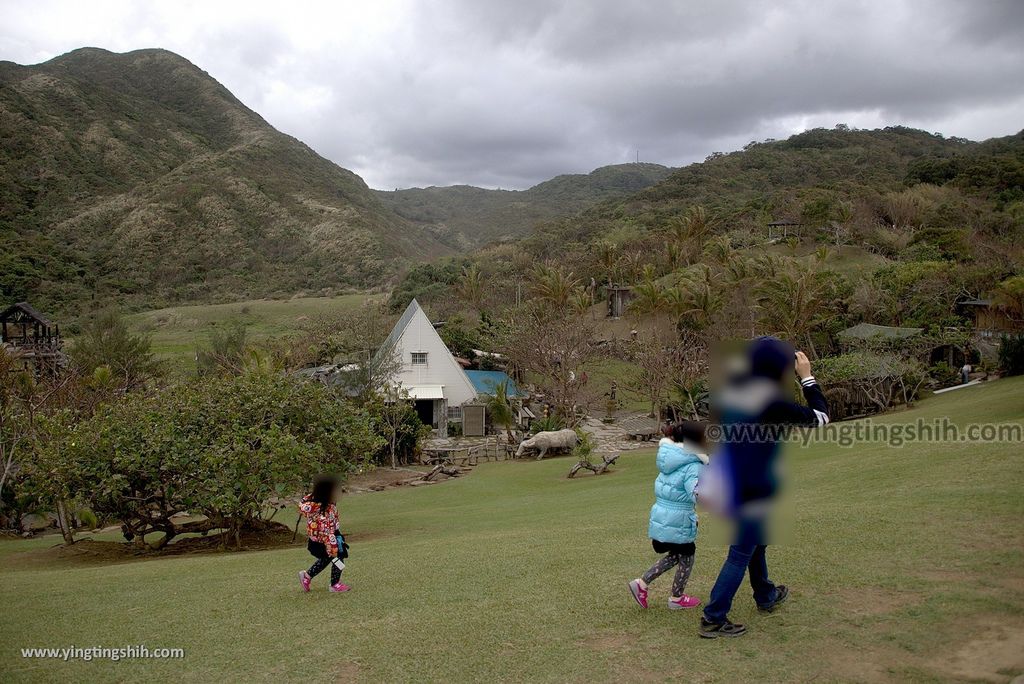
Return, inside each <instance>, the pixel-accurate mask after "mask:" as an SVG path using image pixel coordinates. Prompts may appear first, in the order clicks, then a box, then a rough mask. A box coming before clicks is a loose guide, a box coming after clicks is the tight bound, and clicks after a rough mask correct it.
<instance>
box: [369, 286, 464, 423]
mask: <svg viewBox="0 0 1024 684" xmlns="http://www.w3.org/2000/svg"><path fill="white" fill-rule="evenodd" d="M389 350H391V351H392V353H394V354H395V355H396V357H397V358H398V359H399V360H400V361H401V367H400V369H399V370H398V372H397V373H396V374H395V375H394V377H393V382H394V383H395V384H396V385H399V386H401V387H402V388H403V389H404V390H405V391H406V392H408V393H409V397H410V398H412V399H413V400H414V401H415V403H416V412H417V413H418V414H419V416H420V420H422V421H423V423H424V425H431V426H433V427H434V428H436V429H437V430H438V431H439V432H440V433H441V434H442V435H446V434H447V433H448V419H449V417H450V418H452V419H455V420H461V419H462V405H463V404H465V403H467V402H470V401H473V400H474V399H476V395H477V391H476V388H475V387H474V386H473V383H472V382H470V380H469V378H468V377H467V376H466V372H465V371H464V370H462V367H461V366H460V365H459V364H458V362H456V361H455V358H454V357H453V356H452V354H451V352H450V351H448V347H446V346H445V344H444V341H442V340H441V336H440V335H438V334H437V330H435V329H434V326H433V325H432V324H431V323H430V319H429V318H427V315H426V314H425V313H424V312H423V309H422V308H420V305H419V303H418V302H417V301H416V300H415V299H414V300H412V301H411V302H409V306H408V307H407V308H406V309H405V313H403V314H402V317H401V318H400V319H398V323H396V324H395V327H394V329H393V330H392V331H391V333H390V334H389V335H388V338H387V340H385V341H384V344H383V346H382V347H381V351H380V352H379V353H381V354H383V353H387V352H388V351H389Z"/></svg>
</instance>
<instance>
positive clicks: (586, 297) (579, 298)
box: [569, 286, 594, 316]
mask: <svg viewBox="0 0 1024 684" xmlns="http://www.w3.org/2000/svg"><path fill="white" fill-rule="evenodd" d="M593 303H594V302H593V299H592V298H591V296H590V290H589V289H588V288H585V287H580V286H577V287H575V288H573V291H572V294H571V296H570V297H569V305H570V307H571V308H572V310H573V311H574V312H575V313H577V314H579V315H581V316H582V315H583V314H585V313H586V312H587V309H589V308H590V306H591V304H593Z"/></svg>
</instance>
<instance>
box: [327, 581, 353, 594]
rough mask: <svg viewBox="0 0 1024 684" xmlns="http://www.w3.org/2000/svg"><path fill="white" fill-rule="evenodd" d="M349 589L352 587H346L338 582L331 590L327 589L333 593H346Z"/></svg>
mask: <svg viewBox="0 0 1024 684" xmlns="http://www.w3.org/2000/svg"><path fill="white" fill-rule="evenodd" d="M351 588H352V587H350V586H348V585H347V584H345V583H344V582H338V583H337V584H332V585H331V588H330V589H329V591H335V592H337V591H348V590H350V589H351Z"/></svg>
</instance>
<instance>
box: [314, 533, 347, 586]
mask: <svg viewBox="0 0 1024 684" xmlns="http://www.w3.org/2000/svg"><path fill="white" fill-rule="evenodd" d="M306 549H307V550H308V551H309V552H310V554H312V555H313V557H314V558H316V562H315V563H313V564H312V565H311V566H309V570H307V572H308V573H309V576H310V577H316V576H317V575H318V574H320V573H321V572H323V570H324V568H326V567H327V566H328V565H330V566H331V584H337V583H338V582H340V581H341V568H339V567H338V566H337V565H334V563H333V561H334V558H333V557H332V556H331V555H330V554H329V553H328V552H327V545H326V544H321V543H320V542H315V541H313V540H312V539H310V540H308V541H307V542H306ZM339 551H340V549H339Z"/></svg>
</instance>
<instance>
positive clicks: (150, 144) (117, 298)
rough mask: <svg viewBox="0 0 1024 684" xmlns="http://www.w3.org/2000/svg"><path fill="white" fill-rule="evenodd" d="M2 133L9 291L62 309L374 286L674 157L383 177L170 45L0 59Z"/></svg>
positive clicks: (4, 262)
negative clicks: (378, 183) (313, 142)
mask: <svg viewBox="0 0 1024 684" xmlns="http://www.w3.org/2000/svg"><path fill="white" fill-rule="evenodd" d="M0 142H2V148H0V241H2V242H3V245H4V249H3V250H2V251H0V301H12V300H14V301H16V300H19V299H30V300H32V301H33V302H34V303H36V305H37V306H39V307H41V308H42V309H44V310H50V311H55V312H59V313H62V314H66V315H68V314H70V315H74V314H75V313H77V312H78V310H79V309H80V308H81V307H82V306H83V304H85V305H87V306H89V307H95V306H105V305H108V304H128V305H131V306H135V307H143V306H149V307H152V306H163V305H167V304H173V303H182V302H198V301H238V300H243V299H249V298H253V297H262V296H282V295H285V296H287V295H292V294H294V293H296V292H307V293H318V294H331V293H335V292H338V291H345V290H350V289H357V288H358V289H362V288H367V287H377V286H381V285H384V284H386V283H387V282H389V281H390V280H391V279H392V278H393V277H394V276H395V274H396V273H398V272H400V271H401V270H402V269H403V268H405V267H406V266H407V265H409V264H412V263H418V262H423V261H429V260H431V259H433V258H434V257H437V256H440V255H444V254H451V253H454V252H457V251H459V250H461V249H464V248H466V247H467V246H476V245H479V244H482V243H484V242H487V241H489V240H492V239H494V238H497V237H504V236H507V235H518V234H522V233H525V232H526V231H527V230H528V229H529V228H530V227H531V226H532V225H533V223H535V222H536V221H541V220H548V219H551V218H555V217H560V216H565V215H567V214H571V213H573V212H575V211H577V210H579V209H582V208H585V207H587V206H590V205H592V204H594V203H595V202H598V201H600V200H603V199H608V198H614V197H622V196H625V195H627V194H629V193H631V192H633V191H635V190H638V189H641V188H643V187H647V186H649V185H651V184H652V183H654V182H656V181H657V180H659V179H661V178H663V177H665V176H666V175H667V173H668V170H667V169H664V168H663V167H659V166H657V165H653V164H640V165H635V164H626V165H621V166H614V167H606V168H603V169H598V170H597V171H595V172H593V173H591V174H588V175H573V176H559V177H558V178H554V179H552V180H550V181H547V182H546V183H541V184H540V185H538V186H535V187H534V188H531V189H530V190H527V191H524V192H503V191H497V190H481V189H478V188H469V187H455V188H427V189H424V190H418V189H417V190H407V191H399V192H395V193H387V192H375V191H372V190H370V189H369V188H368V187H367V186H366V184H365V183H364V182H363V180H362V179H361V178H360V177H359V176H357V175H356V174H354V173H352V172H351V171H348V170H346V169H343V168H340V167H338V166H337V165H336V164H334V163H332V162H330V161H328V160H326V159H324V158H323V157H321V156H319V155H317V154H316V153H315V152H313V151H312V150H311V149H310V148H309V147H307V146H306V145H304V144H303V143H301V142H300V141H298V140H296V139H294V138H292V137H289V136H287V135H284V134H282V133H280V132H279V131H277V130H275V129H274V128H273V127H272V126H270V125H269V124H268V123H267V122H266V121H264V120H263V119H262V118H260V116H259V115H258V114H256V113H255V112H253V111H252V110H251V109H249V108H247V107H246V106H245V105H243V104H242V103H241V102H240V101H239V100H238V99H237V98H235V97H234V96H233V95H232V94H231V93H230V92H228V90H227V89H226V88H224V87H223V86H222V85H221V84H219V83H218V82H217V81H216V80H214V79H213V78H212V77H211V76H209V75H208V74H207V73H205V72H204V71H202V70H200V69H199V68H197V67H196V66H194V65H193V64H191V63H190V62H188V61H187V60H186V59H184V58H182V57H180V56H178V55H175V54H173V53H171V52H167V51H165V50H138V51H135V52H129V53H126V54H115V53H111V52H107V51H106V50H100V49H96V48H83V49H80V50H75V51H73V52H70V53H68V54H66V55H62V56H60V57H57V58H56V59H53V60H50V61H49V62H46V63H43V64H38V65H34V66H21V65H18V64H14V63H11V62H0ZM86 303H88V304H86Z"/></svg>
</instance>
